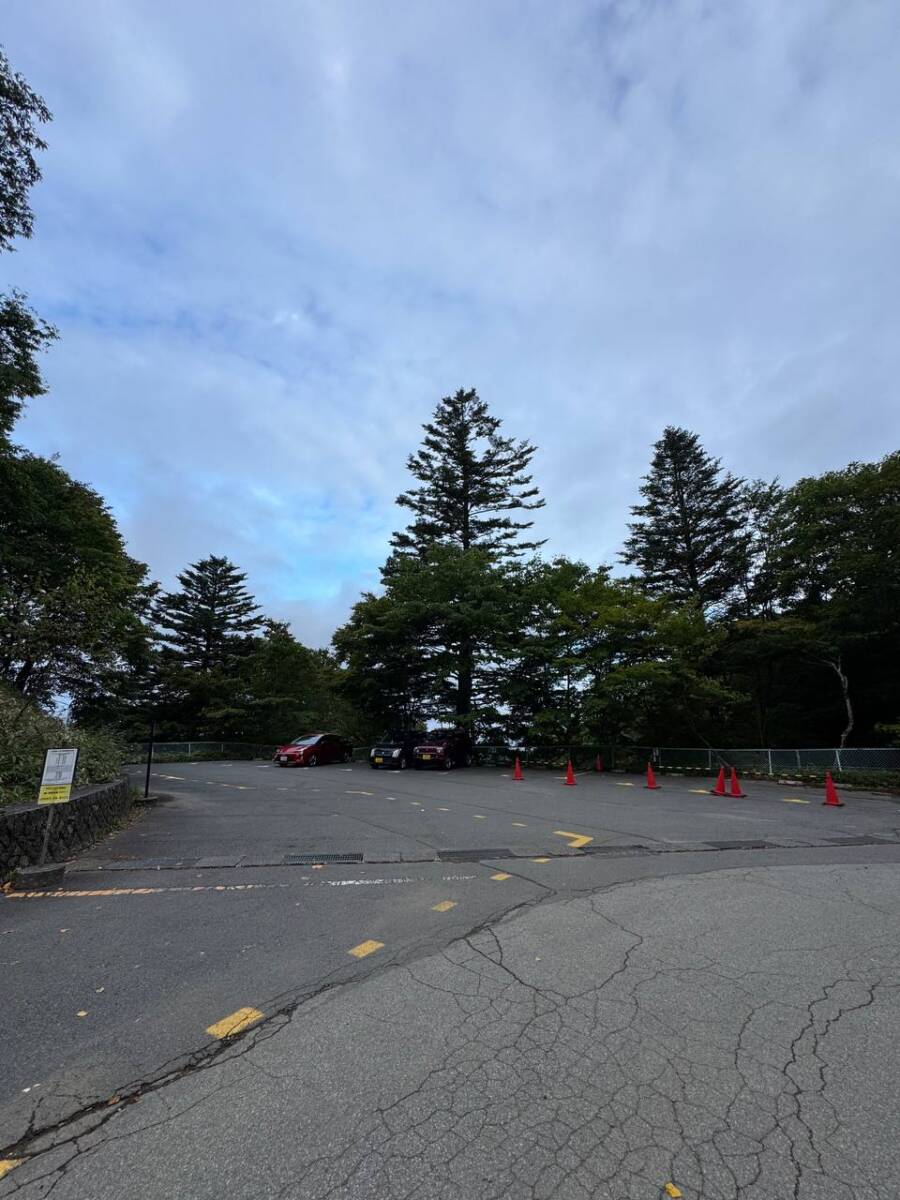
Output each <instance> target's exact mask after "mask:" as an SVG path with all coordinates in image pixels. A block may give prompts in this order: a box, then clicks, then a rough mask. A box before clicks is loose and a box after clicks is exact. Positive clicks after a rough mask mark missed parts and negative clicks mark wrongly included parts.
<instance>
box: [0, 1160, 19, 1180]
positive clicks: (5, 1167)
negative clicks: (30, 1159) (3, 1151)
mask: <svg viewBox="0 0 900 1200" xmlns="http://www.w3.org/2000/svg"><path fill="white" fill-rule="evenodd" d="M24 1161H25V1159H24V1158H0V1179H2V1178H3V1176H4V1175H8V1174H9V1173H10V1171H14V1170H15V1169H16V1167H19V1166H21V1165H22V1163H23V1162H24Z"/></svg>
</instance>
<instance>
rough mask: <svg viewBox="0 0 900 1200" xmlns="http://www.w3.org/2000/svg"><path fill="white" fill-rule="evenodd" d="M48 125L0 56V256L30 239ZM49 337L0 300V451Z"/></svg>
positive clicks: (22, 307)
mask: <svg viewBox="0 0 900 1200" xmlns="http://www.w3.org/2000/svg"><path fill="white" fill-rule="evenodd" d="M50 119H51V118H50V110H49V109H48V108H47V105H46V104H45V103H44V101H43V100H42V99H41V97H40V96H39V95H38V94H37V93H36V92H34V91H32V89H31V88H30V87H29V86H28V84H27V83H26V81H25V80H24V79H23V78H22V76H21V75H19V74H17V73H16V72H14V71H13V69H12V67H11V66H10V64H9V60H8V59H7V57H6V55H5V54H4V53H3V51H2V50H0V252H3V251H9V250H12V249H13V241H14V239H15V238H17V237H24V238H29V237H31V234H32V229H33V227H34V214H33V213H32V211H31V204H30V202H29V192H30V190H31V188H32V187H33V185H34V184H35V183H37V182H38V180H39V179H40V178H41V169H40V167H39V166H38V162H37V158H36V153H37V152H38V151H40V150H45V149H46V148H47V146H46V142H44V140H43V139H42V138H41V136H40V134H39V132H38V130H39V128H40V126H41V125H42V124H45V123H46V122H47V121H49V120H50ZM55 337H56V330H55V329H54V328H53V327H52V326H51V325H48V324H47V323H46V321H42V320H41V319H40V317H38V316H36V315H35V314H34V313H33V312H32V311H31V309H30V308H29V307H28V304H27V302H26V298H25V297H24V296H23V295H22V293H21V292H18V291H15V290H14V291H11V292H8V293H6V294H5V295H0V446H2V444H3V443H4V442H5V441H6V439H7V438H8V436H9V433H10V431H11V429H12V427H13V423H14V422H15V420H16V418H17V417H18V415H19V413H20V412H21V410H22V404H23V402H24V400H25V399H27V398H28V397H30V396H40V395H42V394H43V392H44V385H43V382H42V380H41V374H40V371H39V369H38V365H37V360H36V357H35V356H36V354H37V353H38V351H40V350H42V349H43V348H44V347H45V346H46V345H47V344H48V343H49V342H51V341H53V339H54V338H55Z"/></svg>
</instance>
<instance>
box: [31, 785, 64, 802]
mask: <svg viewBox="0 0 900 1200" xmlns="http://www.w3.org/2000/svg"><path fill="white" fill-rule="evenodd" d="M71 796H72V785H71V783H64V784H54V783H50V784H46V785H45V786H44V787H42V788H41V790H40V793H39V794H38V804H66V803H68V801H69V800H70V799H71Z"/></svg>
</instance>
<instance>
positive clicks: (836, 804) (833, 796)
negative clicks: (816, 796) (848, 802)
mask: <svg viewBox="0 0 900 1200" xmlns="http://www.w3.org/2000/svg"><path fill="white" fill-rule="evenodd" d="M822 803H823V804H827V805H828V806H829V808H843V807H844V802H843V800H842V799H841V798H840V796H839V795H838V794H837V788H836V787H835V786H834V780H833V779H832V778H831V772H830V771H826V772H825V799H824V800H823V801H822Z"/></svg>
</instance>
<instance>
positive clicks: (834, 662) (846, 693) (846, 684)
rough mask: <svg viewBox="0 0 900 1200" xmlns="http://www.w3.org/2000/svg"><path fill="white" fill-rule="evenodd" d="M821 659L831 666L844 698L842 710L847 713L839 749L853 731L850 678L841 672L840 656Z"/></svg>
mask: <svg viewBox="0 0 900 1200" xmlns="http://www.w3.org/2000/svg"><path fill="white" fill-rule="evenodd" d="M822 661H823V662H825V663H826V664H827V665H828V666H829V667H831V669H832V671H834V673H835V674H836V675H837V677H838V679H839V681H840V684H841V695H842V696H843V698H844V710H845V711H846V713H847V724H846V726H845V728H844V732H843V733H842V734H841V741H840V749H841V750H843V749H844V747H845V746H846V744H847V738H848V737H849V736H850V734H851V733H852V732H853V705H852V704H851V703H850V680H849V679H848V678H847V676H846V675H845V674H844V672H843V669H842V667H841V660H840V657H838V658H837V659H830V658H826V659H823V660H822Z"/></svg>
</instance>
